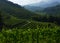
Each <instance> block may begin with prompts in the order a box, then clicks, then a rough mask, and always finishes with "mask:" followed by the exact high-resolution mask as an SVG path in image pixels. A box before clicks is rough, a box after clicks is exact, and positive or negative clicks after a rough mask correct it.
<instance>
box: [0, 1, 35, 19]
mask: <svg viewBox="0 0 60 43" xmlns="http://www.w3.org/2000/svg"><path fill="white" fill-rule="evenodd" d="M0 10H2V11H4V12H6V13H8V14H10V15H13V16H15V17H18V18H21V19H30V18H31V17H32V16H34V15H36V14H35V13H33V12H30V11H28V10H26V9H24V8H23V7H21V6H19V5H17V4H14V3H12V2H10V1H7V0H0Z"/></svg>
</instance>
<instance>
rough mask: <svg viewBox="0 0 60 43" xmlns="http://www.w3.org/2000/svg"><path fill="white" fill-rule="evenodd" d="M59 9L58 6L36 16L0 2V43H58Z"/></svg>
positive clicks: (59, 34) (59, 38)
mask: <svg viewBox="0 0 60 43" xmlns="http://www.w3.org/2000/svg"><path fill="white" fill-rule="evenodd" d="M59 9H60V6H59V5H58V6H55V7H50V8H46V9H45V10H44V11H42V12H43V13H39V14H37V13H35V12H32V11H29V10H27V9H25V8H24V7H21V6H20V5H18V4H14V3H12V2H10V1H8V0H0V43H60V10H59ZM53 10H54V11H55V12H53ZM48 11H49V12H48ZM44 12H48V13H45V14H44ZM51 13H52V14H51Z"/></svg>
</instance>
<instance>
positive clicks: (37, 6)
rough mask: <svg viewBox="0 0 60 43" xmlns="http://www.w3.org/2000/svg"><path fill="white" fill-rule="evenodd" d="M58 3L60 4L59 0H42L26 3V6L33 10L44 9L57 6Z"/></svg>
mask: <svg viewBox="0 0 60 43" xmlns="http://www.w3.org/2000/svg"><path fill="white" fill-rule="evenodd" d="M58 4H60V1H57V0H56V1H54V0H53V1H48V2H45V1H42V2H39V3H34V4H30V5H26V6H24V7H25V8H26V9H28V10H31V11H40V10H43V9H44V8H47V7H52V6H56V5H58Z"/></svg>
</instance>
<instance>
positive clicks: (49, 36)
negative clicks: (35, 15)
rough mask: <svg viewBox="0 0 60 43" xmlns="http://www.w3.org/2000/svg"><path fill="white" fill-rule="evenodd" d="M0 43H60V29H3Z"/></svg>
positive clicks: (54, 27)
mask: <svg viewBox="0 0 60 43" xmlns="http://www.w3.org/2000/svg"><path fill="white" fill-rule="evenodd" d="M24 28H25V27H24ZM0 43H60V27H59V26H53V27H48V26H47V27H45V26H43V27H39V26H36V28H30V27H29V28H27V29H26V28H25V29H18V28H13V29H3V30H2V31H1V32H0Z"/></svg>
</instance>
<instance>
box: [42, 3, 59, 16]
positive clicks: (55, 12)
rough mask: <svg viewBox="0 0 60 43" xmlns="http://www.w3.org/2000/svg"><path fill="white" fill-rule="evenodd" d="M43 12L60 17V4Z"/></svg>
mask: <svg viewBox="0 0 60 43" xmlns="http://www.w3.org/2000/svg"><path fill="white" fill-rule="evenodd" d="M43 12H46V13H47V14H51V15H55V16H56V15H59V16H60V4H59V5H56V6H52V7H48V8H45V9H44V10H43Z"/></svg>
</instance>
